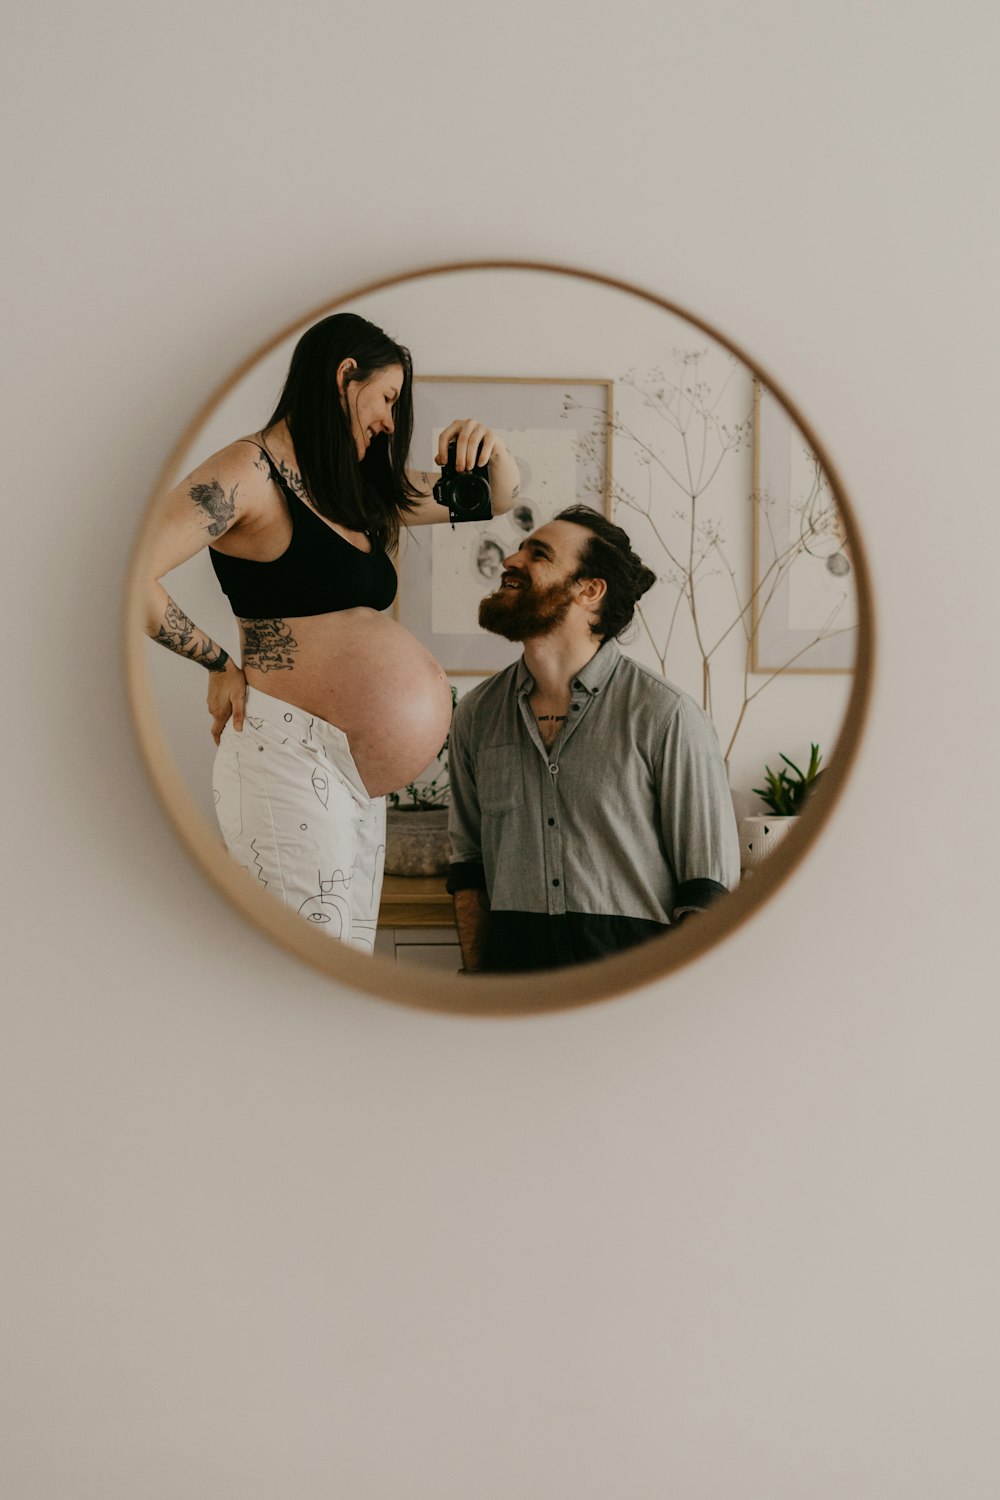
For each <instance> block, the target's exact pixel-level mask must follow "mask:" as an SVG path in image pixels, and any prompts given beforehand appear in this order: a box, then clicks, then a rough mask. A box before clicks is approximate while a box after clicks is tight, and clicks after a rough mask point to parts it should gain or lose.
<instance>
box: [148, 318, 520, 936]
mask: <svg viewBox="0 0 1000 1500" xmlns="http://www.w3.org/2000/svg"><path fill="white" fill-rule="evenodd" d="M412 426H413V405H412V365H411V360H410V355H409V352H408V351H407V350H406V349H405V348H403V346H402V345H401V344H397V343H395V342H394V341H393V340H392V339H390V338H389V337H388V336H387V335H386V334H384V333H383V332H382V330H381V329H379V328H376V327H375V325H374V324H372V323H369V322H367V321H366V320H365V319H364V318H360V317H358V316H357V315H356V314H353V313H335V314H334V315H333V316H332V317H328V318H325V319H323V320H322V321H321V322H319V323H317V324H315V325H314V326H313V327H312V328H310V329H308V330H307V331H306V333H305V334H304V335H303V336H302V338H301V339H300V340H299V343H298V344H297V346H296V348H295V352H294V354H293V355H292V361H291V365H290V367H289V371H288V378H287V380H286V382H285V387H284V390H283V391H282V393H281V396H280V398H279V401H278V404H277V407H276V408H275V410H274V412H273V414H272V415H271V418H270V420H269V421H268V423H267V424H266V426H265V427H263V428H262V429H261V431H260V432H258V433H254V434H252V435H251V436H250V437H245V438H239V439H238V440H237V441H236V442H234V443H231V444H230V445H229V446H228V447H227V448H223V449H222V450H221V452H219V453H216V454H214V455H213V456H212V457H211V458H209V459H207V460H206V461H205V462H204V463H202V464H200V465H199V466H198V467H197V468H196V469H194V470H193V471H192V473H190V474H189V475H188V476H187V478H186V479H183V480H182V481H181V483H180V484H179V485H177V486H176V488H175V489H173V490H172V491H171V492H170V494H169V496H168V497H167V500H166V503H165V511H164V515H163V520H162V525H161V529H160V531H159V534H158V537H157V541H156V544H155V549H154V560H153V568H152V571H151V576H150V581H149V610H148V616H147V624H146V630H147V633H148V634H149V635H150V636H152V637H153V639H154V640H156V641H158V642H160V644H162V645H164V646H166V647H167V648H168V650H171V651H175V652H177V653H179V654H180V655H182V656H187V657H190V658H191V660H192V661H196V662H198V663H199V664H200V665H201V666H202V667H204V668H205V669H206V670H207V672H208V709H209V712H210V714H211V715H212V734H213V736H214V738H215V742H216V744H217V746H218V750H217V752H216V761H215V770H214V776H213V782H214V794H215V804H216V812H217V814H218V818H219V825H220V827H221V829H222V834H223V837H224V838H225V841H226V845H227V847H228V849H229V851H230V853H231V854H232V855H233V857H234V858H235V859H236V860H238V861H239V863H240V864H241V865H242V866H243V868H244V869H245V870H246V872H247V874H248V875H249V876H250V878H251V879H253V880H255V881H257V882H258V884H259V885H260V886H262V887H264V888H266V889H268V890H270V891H271V892H273V893H274V894H275V895H277V896H279V897H280V898H281V899H282V900H283V901H285V902H286V904H288V905H289V906H291V907H293V908H294V909H295V910H297V911H298V912H299V913H300V914H301V915H302V916H303V917H304V918H305V919H306V920H308V921H309V922H311V923H313V924H315V925H317V926H321V927H322V928H323V929H324V931H326V932H327V933H329V934H330V935H331V936H333V937H336V938H339V939H340V940H341V941H343V942H345V943H349V944H351V946H352V947H355V948H358V949H360V950H362V951H365V952H369V953H370V952H371V951H372V948H373V946H374V941H375V929H376V924H377V920H378V907H379V897H380V892H381V886H382V867H383V861H384V846H385V794H386V792H390V791H394V790H395V789H396V788H397V787H400V786H403V785H404V784H405V783H406V782H407V781H411V780H412V779H413V778H414V776H416V775H418V774H419V773H420V771H422V770H423V769H424V767H425V766H427V765H428V763H429V762H430V761H432V760H433V759H434V756H435V755H436V754H437V752H438V750H439V749H440V748H441V745H442V744H443V742H444V739H445V737H446V735H447V733H448V727H449V722H450V716H451V691H450V688H449V685H448V679H447V677H446V676H445V673H444V671H443V670H442V668H441V667H440V666H439V665H438V663H437V662H436V661H435V660H434V658H433V657H432V656H431V655H430V653H429V652H428V651H426V650H425V649H424V647H423V646H422V645H421V644H420V643H419V641H417V640H416V639H415V638H414V637H413V636H412V635H411V634H410V633H409V631H407V630H404V629H403V627H402V626H401V625H399V624H397V623H396V622H395V621H394V620H393V619H391V617H390V616H388V615H387V614H384V613H382V611H384V610H386V609H387V608H388V606H389V605H390V604H391V603H392V600H393V598H394V597H395V593H396V573H395V569H394V568H393V565H392V563H391V561H390V553H392V552H393V551H394V550H395V547H396V544H397V542H398V538H399V529H400V526H401V525H405V526H420V525H426V524H428V523H430V522H436V521H447V520H448V519H449V516H448V511H447V509H446V508H445V507H444V506H441V505H438V504H437V502H436V501H435V500H434V498H433V495H432V493H431V487H432V484H433V481H434V477H435V476H434V475H432V474H426V473H421V474H413V473H411V472H410V471H409V470H408V468H407V456H408V451H409V444H410V435H411V431H412ZM452 442H454V443H455V468H456V469H457V471H458V472H460V473H461V472H464V471H466V470H469V469H472V468H473V467H475V466H476V465H483V464H487V463H488V465H489V477H490V485H491V488H492V492H493V509H494V511H495V512H501V511H505V510H507V509H509V508H510V506H511V505H512V504H513V503H514V500H515V498H516V496H517V486H518V472H517V465H516V463H515V462H514V460H513V458H512V457H511V456H510V454H509V453H508V452H507V450H506V448H505V446H504V444H503V442H502V440H501V439H500V438H499V437H498V436H497V435H496V434H495V433H493V432H491V431H490V429H489V428H488V427H484V426H483V425H482V424H481V423H479V422H477V421H475V420H473V419H467V420H456V421H454V422H451V423H449V425H448V426H447V427H446V428H445V429H444V430H443V431H442V433H441V436H440V438H439V440H438V451H437V455H436V461H437V463H439V464H442V463H444V461H445V459H446V457H447V450H448V446H449V444H450V443H452ZM206 546H207V547H208V548H209V549H210V554H211V559H212V564H213V566H214V568H215V572H216V574H217V576H218V579H219V582H220V584H221V586H222V588H223V590H224V591H225V593H226V594H227V596H228V598H229V602H230V604H231V605H232V608H233V612H234V614H235V615H236V617H237V620H238V622H239V629H240V643H241V654H242V663H243V664H242V667H239V666H237V665H236V663H235V662H234V661H233V660H232V659H231V658H230V657H229V656H228V655H227V654H226V652H225V651H224V650H223V649H222V648H221V646H218V645H217V644H216V643H215V641H213V640H211V638H210V637H209V636H208V635H206V634H205V632H204V631H202V630H200V629H199V628H198V626H197V625H196V624H195V623H193V622H192V621H191V620H189V619H188V617H187V616H186V615H185V614H184V612H183V610H182V609H181V608H180V607H179V606H178V605H177V604H176V603H175V602H174V600H173V599H171V598H170V596H169V595H168V594H167V592H166V590H165V589H164V587H163V585H162V583H161V582H160V579H161V578H162V577H163V575H164V574H165V573H168V572H170V570H171V569H172V568H176V567H178V566H179V565H180V564H181V563H183V562H186V561H187V560H188V559H189V558H190V557H193V556H194V555H195V553H196V552H198V551H200V550H201V549H202V548H203V547H206Z"/></svg>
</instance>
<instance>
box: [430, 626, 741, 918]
mask: <svg viewBox="0 0 1000 1500" xmlns="http://www.w3.org/2000/svg"><path fill="white" fill-rule="evenodd" d="M533 687H534V681H533V679H532V677H531V674H530V673H529V672H528V670H527V668H526V666H525V664H524V658H523V657H522V658H521V660H520V661H519V662H517V663H516V664H515V665H514V666H512V667H508V668H507V669H506V670H505V671H503V672H499V673H497V675H496V676H495V677H491V678H490V679H489V680H488V681H486V682H484V683H481V684H480V685H479V686H478V687H476V688H473V690H472V691H471V692H470V693H467V694H466V696H465V697H464V698H462V699H460V701H459V703H458V706H457V708H456V710H455V717H454V720H453V723H452V730H451V744H450V754H449V766H450V779H451V794H452V801H451V815H450V828H451V837H452V872H453V874H454V875H455V876H457V877H458V879H457V884H458V885H461V884H475V883H479V884H485V886H486V890H487V892H488V895H489V898H490V906H491V909H492V910H494V911H497V912H499V911H510V912H515V911H516V912H533V913H543V914H548V915H550V916H558V915H561V914H563V913H566V912H580V913H592V914H595V915H605V916H621V917H635V918H639V919H643V920H646V921H651V922H656V923H660V924H663V925H668V924H669V923H670V922H672V921H674V920H676V918H677V916H678V915H680V914H682V913H683V911H684V910H685V909H686V906H687V905H690V906H699V905H701V904H703V901H702V896H703V895H704V893H705V892H706V891H707V892H708V893H709V896H710V895H711V892H712V887H713V886H714V887H716V888H718V887H722V888H724V889H732V888H734V887H735V886H736V885H737V883H738V881H739V848H738V842H737V836H736V823H735V818H734V816H733V807H732V800H731V797H730V794H729V786H728V782H727V778H726V772H725V767H724V765H723V761H722V755H721V752H720V750H719V742H718V736H717V735H716V732H715V726H714V725H713V724H712V721H711V720H710V719H709V718H708V716H707V714H705V713H704V712H703V710H702V709H701V708H699V707H698V705H697V704H696V703H695V701H694V700H693V699H692V698H690V697H689V696H688V695H687V694H686V693H683V692H682V691H681V690H680V689H679V688H676V687H674V686H673V685H672V684H670V683H669V682H666V681H664V679H663V678H662V677H659V676H657V674H656V673H654V672H652V671H650V670H649V669H648V668H646V667H643V666H640V665H639V663H637V662H635V661H633V660H632V658H631V657H628V656H624V655H623V654H622V652H621V649H620V648H619V646H618V645H617V643H616V642H614V641H608V642H606V643H605V644H604V645H603V646H602V647H601V648H600V650H599V651H598V652H597V653H596V655H595V656H593V657H592V658H591V660H590V661H589V662H588V663H587V665H586V666H585V667H584V668H582V670H581V671H580V672H579V673H578V674H577V676H576V678H575V679H574V681H573V685H572V700H571V703H570V713H569V714H568V715H567V720H566V723H565V725H564V726H563V729H562V732H561V734H560V735H559V737H558V739H557V740H556V741H555V743H554V744H553V745H552V746H551V747H548V748H547V747H546V746H545V744H544V742H543V740H542V737H541V735H540V733H539V730H538V725H537V723H536V722H535V718H534V715H533V713H532V711H531V705H530V703H529V701H528V699H529V695H530V693H531V691H532V689H533ZM477 866H481V867H482V874H481V876H480V877H479V879H478V881H477V879H476V876H475V871H476V867H477ZM460 867H461V869H463V870H464V871H465V872H469V871H471V872H473V874H472V875H471V876H470V877H468V878H465V879H463V878H461V876H459V869H460ZM449 884H450V885H451V887H452V888H453V889H454V888H455V883H453V881H452V878H451V877H450V879H449ZM699 887H700V890H701V895H699V894H698V893H699ZM685 888H687V889H685Z"/></svg>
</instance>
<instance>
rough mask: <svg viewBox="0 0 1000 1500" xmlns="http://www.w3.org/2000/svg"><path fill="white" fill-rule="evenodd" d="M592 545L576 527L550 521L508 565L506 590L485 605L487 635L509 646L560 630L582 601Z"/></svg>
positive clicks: (482, 622) (502, 587) (503, 587)
mask: <svg viewBox="0 0 1000 1500" xmlns="http://www.w3.org/2000/svg"><path fill="white" fill-rule="evenodd" d="M586 542H587V532H586V531H585V530H584V529H583V528H582V527H580V526H575V525H574V524H573V523H572V522H570V521H549V522H547V523H546V525H544V526H540V527H539V528H538V530H537V531H533V532H532V534H531V535H530V536H529V537H526V538H525V539H524V541H523V542H522V543H521V545H520V547H519V548H518V550H517V551H516V552H513V553H511V555H510V556H509V557H507V558H505V559H504V565H503V575H502V577H501V580H500V587H499V588H498V589H497V590H496V592H495V593H492V594H489V595H487V597H486V598H485V599H484V600H483V601H482V603H481V604H480V606H479V623H480V625H481V626H482V627H483V629H484V630H491V631H492V632H493V633H494V634H495V635H502V636H505V637H506V638H507V640H509V641H524V640H528V639H529V638H530V637H532V636H538V635H548V634H549V632H550V631H552V630H555V629H556V628H557V626H558V625H559V624H560V623H561V622H562V621H563V620H564V619H565V618H566V615H567V614H568V612H569V610H570V608H571V607H572V605H573V602H574V600H575V598H576V595H577V592H578V588H579V567H580V553H581V551H582V549H583V548H584V547H585V546H586Z"/></svg>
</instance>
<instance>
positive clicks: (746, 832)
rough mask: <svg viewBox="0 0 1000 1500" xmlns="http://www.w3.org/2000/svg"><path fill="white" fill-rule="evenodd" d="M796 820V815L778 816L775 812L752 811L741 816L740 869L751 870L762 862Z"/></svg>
mask: <svg viewBox="0 0 1000 1500" xmlns="http://www.w3.org/2000/svg"><path fill="white" fill-rule="evenodd" d="M797 822H798V818H796V817H779V816H778V814H777V813H752V814H751V815H750V817H748V818H741V819H740V869H741V870H752V869H753V868H754V866H755V865H759V864H762V863H763V861H764V860H765V859H766V858H767V856H768V855H769V854H770V853H771V852H772V850H774V849H776V848H777V847H778V845H779V844H780V843H781V840H782V839H783V838H784V837H785V835H786V834H787V833H788V831H789V829H791V828H793V827H794V826H795V824H796V823H797Z"/></svg>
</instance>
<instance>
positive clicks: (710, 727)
mask: <svg viewBox="0 0 1000 1500" xmlns="http://www.w3.org/2000/svg"><path fill="white" fill-rule="evenodd" d="M658 780H659V785H658V792H659V800H660V826H661V831H662V835H663V845H664V850H665V852H666V855H667V859H668V861H669V863H670V865H671V867H672V869H673V871H674V875H675V879H676V882H677V888H676V891H675V894H674V900H673V907H672V910H671V913H670V916H671V920H672V921H675V922H676V921H679V920H681V919H682V918H683V917H684V916H686V915H687V914H689V913H690V912H692V911H703V910H704V909H705V908H706V907H707V906H710V905H711V904H712V902H713V901H715V900H717V899H718V897H719V896H722V895H725V894H726V892H727V891H730V890H734V889H735V888H736V886H737V885H738V884H739V879H740V851H739V839H738V836H737V830H736V818H735V815H734V813H733V802H732V796H731V794H730V791H729V780H728V777H727V775H726V767H725V763H724V761H723V759H722V752H721V750H720V748H719V738H718V735H717V733H716V729H715V725H714V724H713V723H712V720H711V719H710V718H709V717H708V715H707V714H706V713H705V712H704V711H703V710H702V709H701V708H699V707H698V705H697V703H695V701H694V699H693V698H690V697H688V696H687V695H686V694H680V695H678V697H677V699H676V701H675V703H674V704H673V711H672V712H671V714H670V715H669V717H668V719H667V722H666V724H665V726H664V733H663V751H662V758H661V761H660V766H659V778H658Z"/></svg>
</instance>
